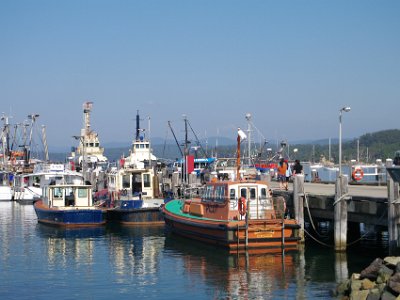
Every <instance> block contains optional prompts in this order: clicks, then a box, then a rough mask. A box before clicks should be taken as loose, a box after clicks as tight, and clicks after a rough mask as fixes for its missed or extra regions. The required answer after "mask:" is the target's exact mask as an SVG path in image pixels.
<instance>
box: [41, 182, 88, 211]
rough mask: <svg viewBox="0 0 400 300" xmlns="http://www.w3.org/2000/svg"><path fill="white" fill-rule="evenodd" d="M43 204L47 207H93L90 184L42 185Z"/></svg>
mask: <svg viewBox="0 0 400 300" xmlns="http://www.w3.org/2000/svg"><path fill="white" fill-rule="evenodd" d="M42 201H43V204H44V205H46V206H47V207H49V208H65V207H71V208H78V207H79V208H82V207H85V208H91V207H93V198H92V187H91V186H90V185H83V184H82V185H77V184H62V185H48V186H46V187H43V196H42Z"/></svg>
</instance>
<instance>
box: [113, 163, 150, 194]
mask: <svg viewBox="0 0 400 300" xmlns="http://www.w3.org/2000/svg"><path fill="white" fill-rule="evenodd" d="M107 177H108V178H107V179H108V191H109V192H110V193H114V197H115V198H117V197H118V199H121V200H124V199H125V200H129V199H134V198H135V199H139V198H140V199H153V198H154V172H153V170H152V169H131V168H122V169H114V170H111V171H110V172H109V173H108V175H107Z"/></svg>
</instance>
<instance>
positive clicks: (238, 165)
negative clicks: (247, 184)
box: [236, 128, 247, 180]
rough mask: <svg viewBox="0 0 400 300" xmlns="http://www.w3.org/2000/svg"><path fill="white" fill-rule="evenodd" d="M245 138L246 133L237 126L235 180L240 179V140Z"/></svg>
mask: <svg viewBox="0 0 400 300" xmlns="http://www.w3.org/2000/svg"><path fill="white" fill-rule="evenodd" d="M246 138H247V136H246V134H245V133H244V132H243V131H242V130H241V129H240V128H238V136H237V139H236V140H237V149H236V153H237V157H236V180H240V142H241V140H245V139H246Z"/></svg>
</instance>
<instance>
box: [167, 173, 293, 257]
mask: <svg viewBox="0 0 400 300" xmlns="http://www.w3.org/2000/svg"><path fill="white" fill-rule="evenodd" d="M268 191H269V189H268V185H267V183H266V182H261V181H229V182H228V181H218V182H210V183H208V184H207V185H206V188H205V192H204V194H203V196H202V198H201V199H190V200H172V201H170V202H168V203H167V204H166V205H165V206H164V207H163V214H164V219H165V223H166V225H167V226H168V227H169V228H170V230H171V231H172V232H174V233H177V234H179V235H182V236H185V237H188V238H193V239H197V240H200V241H204V242H207V243H212V244H216V245H220V246H223V247H226V248H228V249H229V250H232V251H237V250H239V251H241V250H245V249H249V250H250V249H252V250H256V249H259V250H260V249H263V250H268V249H269V250H273V249H277V248H282V247H283V248H285V249H296V248H297V245H298V242H299V237H298V236H297V229H299V228H300V226H299V225H298V224H297V223H296V221H295V220H292V219H286V218H284V207H285V205H284V203H274V199H273V198H272V197H271V196H270V195H269V193H268Z"/></svg>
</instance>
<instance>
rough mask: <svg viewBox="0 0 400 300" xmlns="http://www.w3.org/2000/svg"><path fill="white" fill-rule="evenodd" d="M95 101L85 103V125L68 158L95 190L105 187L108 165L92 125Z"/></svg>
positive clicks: (76, 136)
mask: <svg viewBox="0 0 400 300" xmlns="http://www.w3.org/2000/svg"><path fill="white" fill-rule="evenodd" d="M92 109H93V102H84V103H83V127H82V128H81V133H80V135H75V136H73V138H75V139H76V140H77V141H78V146H77V147H73V148H72V152H71V153H70V155H69V157H68V160H69V163H70V164H71V169H76V170H77V171H79V172H81V173H82V174H83V176H84V177H85V180H87V181H89V182H90V183H92V184H93V189H94V191H97V190H102V189H104V188H105V185H106V183H105V171H106V169H107V167H108V158H107V157H106V156H105V155H104V148H103V147H101V144H100V139H99V135H98V133H97V132H96V131H94V130H93V129H92V127H91V122H90V119H91V112H92Z"/></svg>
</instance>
